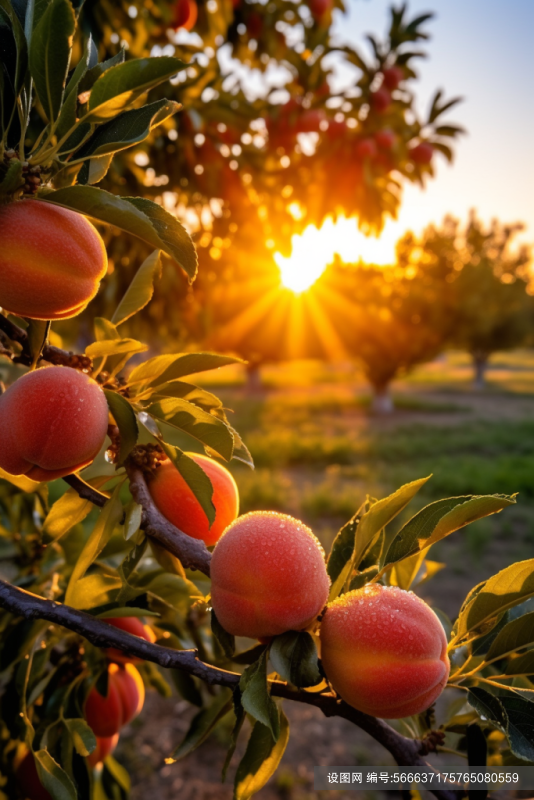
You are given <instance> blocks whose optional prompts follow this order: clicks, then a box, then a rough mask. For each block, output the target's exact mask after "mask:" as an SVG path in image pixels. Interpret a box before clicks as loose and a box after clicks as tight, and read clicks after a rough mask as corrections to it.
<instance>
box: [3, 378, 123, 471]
mask: <svg viewBox="0 0 534 800" xmlns="http://www.w3.org/2000/svg"><path fill="white" fill-rule="evenodd" d="M107 428H108V405H107V401H106V396H105V394H104V392H103V391H102V389H101V388H100V386H99V385H98V384H97V383H96V381H94V380H92V378H89V377H88V376H87V375H84V374H83V373H82V372H78V371H77V370H75V369H71V368H70V367H42V368H41V369H37V370H35V371H33V372H28V373H26V375H23V376H22V377H21V378H19V379H18V380H16V381H15V383H13V384H12V385H11V386H10V387H9V388H8V389H7V391H6V392H4V394H2V395H0V467H1V468H2V469H3V470H5V471H6V472H9V473H10V474H11V475H26V476H27V477H28V478H31V479H32V480H34V481H51V480H54V479H55V478H61V477H63V476H64V475H69V474H70V473H71V472H76V471H78V470H80V469H82V467H86V466H87V465H88V464H90V463H91V462H92V461H93V460H94V458H95V456H96V455H97V454H98V451H99V450H100V448H101V447H102V445H103V444H104V440H105V438H106V433H107Z"/></svg>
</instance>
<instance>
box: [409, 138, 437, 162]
mask: <svg viewBox="0 0 534 800" xmlns="http://www.w3.org/2000/svg"><path fill="white" fill-rule="evenodd" d="M409 155H410V158H411V159H412V161H414V162H415V163H416V164H430V162H431V161H432V156H433V155H434V148H433V147H432V145H431V144H430V143H429V142H421V143H420V144H417V145H416V146H415V147H411V148H410V150H409Z"/></svg>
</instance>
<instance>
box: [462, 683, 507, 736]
mask: <svg viewBox="0 0 534 800" xmlns="http://www.w3.org/2000/svg"><path fill="white" fill-rule="evenodd" d="M467 700H468V702H469V705H470V706H472V707H473V708H474V709H475V711H476V712H477V714H479V715H480V716H481V717H485V718H486V719H488V720H490V721H491V722H493V723H494V724H495V725H496V726H497V727H498V728H500V729H501V730H502V731H506V713H505V711H504V708H503V706H502V704H501V701H500V699H499V698H498V697H495V695H493V694H490V693H489V692H487V691H486V690H485V689H480V688H479V687H478V686H474V687H472V688H471V689H469V692H468V695H467Z"/></svg>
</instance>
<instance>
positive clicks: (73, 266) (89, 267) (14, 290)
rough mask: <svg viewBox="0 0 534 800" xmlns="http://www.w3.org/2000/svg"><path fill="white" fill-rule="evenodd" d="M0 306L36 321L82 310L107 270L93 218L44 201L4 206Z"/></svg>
mask: <svg viewBox="0 0 534 800" xmlns="http://www.w3.org/2000/svg"><path fill="white" fill-rule="evenodd" d="M0 241H1V242H2V248H1V250H0V306H2V307H3V308H4V309H6V310H7V311H11V312H12V313H13V314H19V315H20V316H22V317H30V318H32V319H66V318H68V317H74V316H76V314H79V313H80V311H83V309H84V308H85V306H86V305H87V303H88V302H89V301H90V300H91V299H92V298H93V297H94V296H95V294H96V293H97V291H98V286H99V283H100V281H101V280H102V278H103V277H104V275H105V274H106V271H107V268H108V259H107V254H106V248H105V247H104V242H103V241H102V239H101V237H100V234H99V233H98V231H97V230H96V228H94V227H93V225H91V223H90V222H89V220H87V219H86V218H85V217H82V215H81V214H77V213H76V212H75V211H70V210H69V209H67V208H61V207H60V206H55V205H52V203H44V202H42V201H40V200H19V201H17V202H15V203H10V204H9V205H6V206H2V207H1V208H0Z"/></svg>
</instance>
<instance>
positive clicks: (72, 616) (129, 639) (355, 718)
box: [0, 580, 459, 800]
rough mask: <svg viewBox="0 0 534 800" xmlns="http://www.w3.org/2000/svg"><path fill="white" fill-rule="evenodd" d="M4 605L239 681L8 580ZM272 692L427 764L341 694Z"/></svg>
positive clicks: (398, 756)
mask: <svg viewBox="0 0 534 800" xmlns="http://www.w3.org/2000/svg"><path fill="white" fill-rule="evenodd" d="M0 606H2V607H3V608H5V609H6V610H8V611H10V612H11V613H12V614H15V615H16V616H21V617H24V618H25V619H45V620H47V621H48V622H52V623H55V624H57V625H61V626H62V627H64V628H67V629H68V630H70V631H73V632H74V633H77V634H79V635H80V636H83V637H84V638H85V639H87V640H88V641H90V642H91V644H94V645H95V646H97V647H113V648H117V649H119V650H122V651H123V652H124V653H126V654H127V655H129V656H132V657H133V656H137V657H138V658H141V659H143V660H145V661H152V662H153V663H155V664H159V666H161V667H165V668H174V669H179V670H182V671H183V672H187V673H189V674H190V675H194V676H195V677H197V678H200V680H202V681H204V682H205V683H207V684H210V685H212V686H223V687H226V688H227V689H231V690H234V689H235V688H236V687H237V685H238V684H239V679H240V675H238V674H237V673H235V672H228V671H227V670H223V669H220V668H219V667H213V666H211V665H210V664H205V663H204V662H203V661H201V660H200V659H199V658H198V656H197V652H196V651H195V650H171V649H170V648H168V647H162V646H161V645H157V644H152V643H151V642H147V641H145V640H144V639H141V638H139V637H137V636H131V635H130V634H129V633H125V632H124V631H122V630H119V629H118V628H114V627H113V626H111V625H109V624H108V623H106V622H105V621H104V620H101V619H97V618H96V617H92V616H91V615H90V614H87V613H85V612H84V611H78V610H77V609H75V608H71V607H70V606H65V605H62V604H61V603H57V602H54V601H53V600H45V599H44V598H42V597H38V596H37V595H34V594H31V593H30V592H27V591H25V590H24V589H19V588H17V587H15V586H12V585H11V584H9V583H7V582H6V581H3V580H0ZM271 692H272V694H273V695H274V696H276V697H281V698H285V699H287V700H295V701H297V702H301V703H306V704H307V705H311V706H315V707H316V708H319V709H321V711H322V712H323V714H324V715H325V716H327V717H335V716H337V717H344V718H345V719H347V720H349V721H350V722H353V723H354V724H355V725H358V727H360V728H362V730H364V731H366V732H367V733H368V734H369V735H370V736H372V737H373V738H374V739H376V741H377V742H379V743H380V744H382V745H383V746H384V747H385V748H386V749H387V750H389V752H390V753H391V755H392V756H393V758H394V759H395V760H396V762H397V763H398V764H399V765H400V766H406V767H407V766H423V765H424V764H425V763H426V762H425V761H424V760H423V759H422V757H421V755H420V750H421V742H419V741H416V740H413V739H407V738H406V737H405V736H402V735H401V734H400V733H397V731H395V730H394V729H393V728H391V727H390V726H389V725H388V724H387V723H385V722H383V721H382V720H380V719H375V718H374V717H370V716H368V715H367V714H363V713H361V712H360V711H357V710H356V709H354V708H352V707H351V706H349V705H347V704H346V703H344V702H343V701H342V700H339V699H338V698H337V697H336V696H335V695H332V694H319V693H314V692H306V691H302V690H300V691H299V690H295V689H291V688H290V687H289V686H288V685H287V684H285V683H282V682H281V681H271ZM434 794H435V796H436V797H437V798H438V800H457V798H458V796H459V795H458V794H457V793H456V792H454V791H445V790H443V791H440V790H436V791H434Z"/></svg>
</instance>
